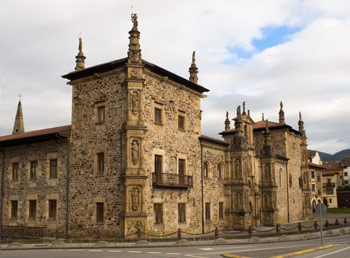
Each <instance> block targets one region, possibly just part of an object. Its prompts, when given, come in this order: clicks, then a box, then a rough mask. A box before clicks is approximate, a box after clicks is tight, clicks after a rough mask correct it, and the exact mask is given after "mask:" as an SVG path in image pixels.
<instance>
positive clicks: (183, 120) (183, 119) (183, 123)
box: [177, 115, 185, 130]
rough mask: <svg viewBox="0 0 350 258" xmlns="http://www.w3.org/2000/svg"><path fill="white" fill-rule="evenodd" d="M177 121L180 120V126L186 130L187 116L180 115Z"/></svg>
mask: <svg viewBox="0 0 350 258" xmlns="http://www.w3.org/2000/svg"><path fill="white" fill-rule="evenodd" d="M177 121H178V128H179V129H182V130H185V117H184V116H182V115H179V116H178V120H177Z"/></svg>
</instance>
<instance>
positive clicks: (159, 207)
mask: <svg viewBox="0 0 350 258" xmlns="http://www.w3.org/2000/svg"><path fill="white" fill-rule="evenodd" d="M153 214H154V223H155V224H162V223H163V204H162V203H155V204H154V213H153Z"/></svg>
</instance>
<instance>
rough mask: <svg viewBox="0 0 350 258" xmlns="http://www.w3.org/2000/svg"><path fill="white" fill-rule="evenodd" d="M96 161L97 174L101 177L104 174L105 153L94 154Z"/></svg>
mask: <svg viewBox="0 0 350 258" xmlns="http://www.w3.org/2000/svg"><path fill="white" fill-rule="evenodd" d="M96 156H97V157H96V159H97V174H98V175H103V174H104V172H105V153H104V152H98V153H96Z"/></svg>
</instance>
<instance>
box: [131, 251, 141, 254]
mask: <svg viewBox="0 0 350 258" xmlns="http://www.w3.org/2000/svg"><path fill="white" fill-rule="evenodd" d="M128 253H133V254H140V253H142V251H128Z"/></svg>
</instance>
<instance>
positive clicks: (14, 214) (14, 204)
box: [11, 200, 18, 219]
mask: <svg viewBox="0 0 350 258" xmlns="http://www.w3.org/2000/svg"><path fill="white" fill-rule="evenodd" d="M17 214H18V201H17V200H16V201H11V219H17Z"/></svg>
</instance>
